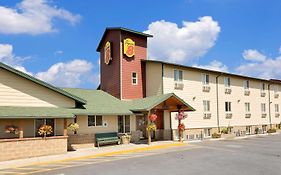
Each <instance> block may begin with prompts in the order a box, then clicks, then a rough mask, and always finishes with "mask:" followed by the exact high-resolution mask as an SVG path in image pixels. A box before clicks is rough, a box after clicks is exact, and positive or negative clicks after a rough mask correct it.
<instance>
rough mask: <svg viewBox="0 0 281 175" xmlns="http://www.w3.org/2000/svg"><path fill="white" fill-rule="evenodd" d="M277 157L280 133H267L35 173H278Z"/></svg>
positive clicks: (279, 160) (280, 165)
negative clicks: (265, 134) (266, 134)
mask: <svg viewBox="0 0 281 175" xmlns="http://www.w3.org/2000/svg"><path fill="white" fill-rule="evenodd" d="M175 149H176V150H175ZM118 156H123V158H120V157H118ZM280 156H281V135H269V136H257V137H250V138H246V139H241V140H240V139H239V140H220V141H205V142H201V143H193V144H189V145H187V146H183V147H177V148H174V149H165V150H153V151H150V152H143V153H137V154H132V155H130V154H128V155H116V156H113V157H108V158H107V159H105V160H103V159H104V158H100V160H97V159H96V160H94V159H91V160H83V161H84V162H86V164H73V165H72V164H71V162H70V164H69V165H67V167H61V168H59V169H57V168H56V169H52V167H46V170H48V171H46V172H42V171H41V172H38V173H37V174H40V175H55V174H59V175H61V174H65V175H70V174H71V175H79V174H85V175H113V174H114V175H130V174H133V175H143V174H145V175H150V174H162V175H166V174H167V175H168V174H173V175H186V174H196V175H201V174H202V175H203V174H204V175H237V174H239V175H251V174H254V175H263V174H264V175H271V174H272V175H273V174H274V175H277V174H281V157H280ZM91 161H92V162H91ZM74 163H75V162H74ZM74 165H75V166H74ZM58 166H60V165H58ZM31 168H32V167H31ZM34 168H36V167H34ZM26 171H28V170H26Z"/></svg>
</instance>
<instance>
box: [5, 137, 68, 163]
mask: <svg viewBox="0 0 281 175" xmlns="http://www.w3.org/2000/svg"><path fill="white" fill-rule="evenodd" d="M66 152H67V137H65V136H57V137H47V138H46V139H43V138H23V139H3V140H0V161H7V160H13V159H23V158H30V157H37V156H45V155H53V154H63V153H66Z"/></svg>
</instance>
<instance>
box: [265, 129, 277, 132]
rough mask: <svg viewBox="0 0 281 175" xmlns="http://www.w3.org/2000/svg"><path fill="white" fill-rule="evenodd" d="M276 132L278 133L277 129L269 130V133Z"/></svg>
mask: <svg viewBox="0 0 281 175" xmlns="http://www.w3.org/2000/svg"><path fill="white" fill-rule="evenodd" d="M275 132H276V129H275V128H272V129H269V130H268V131H267V133H275Z"/></svg>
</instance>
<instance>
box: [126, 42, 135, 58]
mask: <svg viewBox="0 0 281 175" xmlns="http://www.w3.org/2000/svg"><path fill="white" fill-rule="evenodd" d="M124 54H125V55H127V57H133V56H134V55H135V42H134V41H133V40H132V39H130V38H126V39H124Z"/></svg>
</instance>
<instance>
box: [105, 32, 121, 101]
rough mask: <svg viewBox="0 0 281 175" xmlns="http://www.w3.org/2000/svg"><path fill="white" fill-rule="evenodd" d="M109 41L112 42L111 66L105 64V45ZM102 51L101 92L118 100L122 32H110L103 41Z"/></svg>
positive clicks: (119, 95)
mask: <svg viewBox="0 0 281 175" xmlns="http://www.w3.org/2000/svg"><path fill="white" fill-rule="evenodd" d="M107 41H110V42H111V44H112V45H111V49H112V52H111V53H112V55H111V56H112V61H111V63H110V64H109V65H107V64H105V63H104V45H105V43H106V42H107ZM101 46H102V47H101V51H100V73H101V74H100V75H101V84H100V85H101V90H103V91H105V92H107V93H109V94H111V95H113V96H114V97H116V98H119V99H120V97H121V94H120V31H115V30H114V31H110V32H108V33H107V35H106V37H105V39H104V40H103V41H102V45H101Z"/></svg>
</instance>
